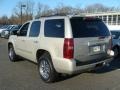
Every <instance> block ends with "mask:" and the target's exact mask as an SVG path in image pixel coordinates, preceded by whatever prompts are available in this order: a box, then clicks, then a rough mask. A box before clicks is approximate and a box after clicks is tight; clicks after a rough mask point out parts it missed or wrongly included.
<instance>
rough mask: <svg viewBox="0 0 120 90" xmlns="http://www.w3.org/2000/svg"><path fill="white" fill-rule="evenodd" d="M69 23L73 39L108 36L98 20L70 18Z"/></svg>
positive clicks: (105, 28) (103, 25)
mask: <svg viewBox="0 0 120 90" xmlns="http://www.w3.org/2000/svg"><path fill="white" fill-rule="evenodd" d="M70 21H71V26H72V32H73V37H74V38H79V37H98V36H110V33H109V30H108V29H107V27H106V26H105V24H104V23H103V22H102V21H101V20H100V19H84V18H71V19H70Z"/></svg>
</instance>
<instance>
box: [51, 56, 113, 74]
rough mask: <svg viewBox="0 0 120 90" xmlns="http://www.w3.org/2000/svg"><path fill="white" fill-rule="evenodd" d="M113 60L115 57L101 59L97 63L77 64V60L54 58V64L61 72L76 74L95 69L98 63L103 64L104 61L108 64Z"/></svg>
mask: <svg viewBox="0 0 120 90" xmlns="http://www.w3.org/2000/svg"><path fill="white" fill-rule="evenodd" d="M112 60H113V58H109V59H105V60H101V61H98V62H95V63H91V64H86V65H81V66H77V65H76V60H69V59H56V60H54V61H55V62H53V64H54V67H55V69H56V71H57V72H59V73H65V74H74V73H79V72H82V71H85V70H91V69H94V68H96V66H97V65H98V64H103V63H104V64H107V63H109V62H111V61H112Z"/></svg>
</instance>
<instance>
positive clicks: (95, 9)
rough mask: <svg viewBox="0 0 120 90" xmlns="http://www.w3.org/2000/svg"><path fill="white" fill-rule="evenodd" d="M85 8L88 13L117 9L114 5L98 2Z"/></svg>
mask: <svg viewBox="0 0 120 90" xmlns="http://www.w3.org/2000/svg"><path fill="white" fill-rule="evenodd" d="M84 10H85V12H87V13H95V12H107V11H115V10H116V9H115V8H113V7H107V6H104V5H102V4H99V3H96V4H93V5H89V6H87V7H86V8H85V9H84Z"/></svg>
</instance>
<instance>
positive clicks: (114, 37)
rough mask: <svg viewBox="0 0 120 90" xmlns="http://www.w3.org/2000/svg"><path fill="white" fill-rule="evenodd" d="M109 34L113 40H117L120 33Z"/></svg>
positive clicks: (112, 32)
mask: <svg viewBox="0 0 120 90" xmlns="http://www.w3.org/2000/svg"><path fill="white" fill-rule="evenodd" d="M111 34H112V38H113V39H118V38H119V37H120V32H118V31H111Z"/></svg>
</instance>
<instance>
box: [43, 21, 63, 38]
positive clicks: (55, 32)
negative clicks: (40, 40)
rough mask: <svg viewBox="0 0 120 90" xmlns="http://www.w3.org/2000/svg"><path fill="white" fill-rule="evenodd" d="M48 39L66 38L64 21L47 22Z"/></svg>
mask: <svg viewBox="0 0 120 90" xmlns="http://www.w3.org/2000/svg"><path fill="white" fill-rule="evenodd" d="M44 34H45V36H46V37H59V38H62V37H64V19H52V20H46V21H45V32H44Z"/></svg>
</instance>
